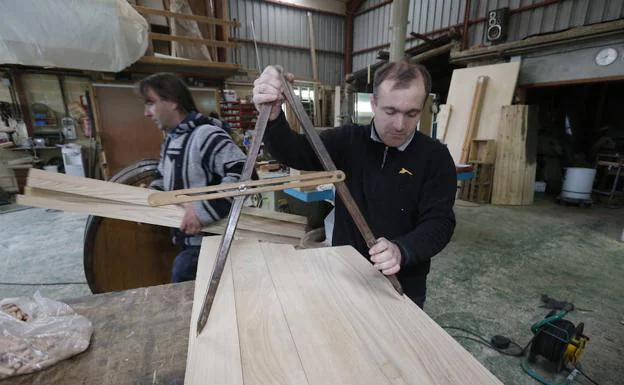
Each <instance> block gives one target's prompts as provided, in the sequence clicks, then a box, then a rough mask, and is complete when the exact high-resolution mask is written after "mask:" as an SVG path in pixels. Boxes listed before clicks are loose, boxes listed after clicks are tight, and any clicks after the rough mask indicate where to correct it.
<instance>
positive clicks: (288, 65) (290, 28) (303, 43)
mask: <svg viewBox="0 0 624 385" xmlns="http://www.w3.org/2000/svg"><path fill="white" fill-rule="evenodd" d="M228 6H229V17H230V19H236V20H238V21H240V23H241V26H240V28H237V29H235V36H236V37H237V38H240V39H242V40H243V41H242V43H241V48H240V49H238V50H234V52H233V53H234V59H233V60H235V61H236V62H237V63H240V64H241V65H242V66H243V67H244V68H250V69H256V68H257V67H258V66H257V64H256V54H255V49H254V44H253V32H252V28H251V21H252V20H253V24H254V27H255V31H256V39H257V40H258V42H259V44H258V51H259V55H260V62H261V64H262V66H267V65H269V64H281V65H282V66H284V68H285V69H286V70H288V71H290V72H293V73H294V74H295V75H296V77H297V78H299V79H306V80H310V79H312V65H311V58H310V48H309V47H310V41H309V36H310V35H309V29H308V16H307V11H306V10H303V9H297V8H293V7H288V6H284V5H279V4H274V3H267V2H262V1H257V0H232V1H228ZM312 21H313V25H314V38H315V47H316V57H317V67H318V74H319V80H320V81H321V83H323V84H327V85H339V84H341V82H342V76H343V65H344V21H345V20H344V16H341V15H333V14H329V13H320V12H312ZM262 43H270V44H262ZM234 80H237V81H238V80H241V81H245V80H247V79H243V78H241V79H238V78H237V79H234Z"/></svg>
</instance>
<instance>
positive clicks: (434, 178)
mask: <svg viewBox="0 0 624 385" xmlns="http://www.w3.org/2000/svg"><path fill="white" fill-rule="evenodd" d="M288 77H289V80H292V75H288ZM282 89H283V85H282V82H281V80H280V76H279V71H278V69H277V68H276V67H272V66H270V67H267V68H266V69H265V70H264V72H263V73H262V75H261V76H260V78H258V79H257V80H256V81H255V83H254V102H255V103H256V105H260V104H263V103H273V109H272V111H271V116H270V119H269V120H270V121H269V125H268V127H267V133H266V137H265V144H266V145H267V147H268V150H269V152H270V153H271V154H272V155H273V156H274V157H276V158H277V160H279V161H280V162H282V163H285V164H287V165H288V166H291V167H294V168H296V169H300V170H320V169H322V167H321V165H320V163H319V161H318V159H317V157H316V156H315V154H314V152H313V150H312V148H311V146H310V145H309V143H308V141H307V139H306V138H305V137H304V136H303V135H298V134H296V133H295V132H294V131H292V130H291V129H290V126H289V125H288V122H287V121H286V118H285V116H284V113H283V112H282V111H281V104H282V102H283V100H284V99H283V95H282ZM430 90H431V77H430V75H429V73H428V72H427V70H426V69H425V68H424V67H423V66H419V65H413V64H409V63H407V62H396V63H388V64H386V65H384V66H382V67H381V68H380V69H379V70H378V71H377V72H376V73H375V80H374V84H373V96H372V97H371V106H372V109H373V112H374V114H375V116H374V119H373V121H372V122H371V123H370V125H367V126H362V125H353V124H351V125H345V126H342V127H339V128H335V129H332V130H326V131H323V133H322V134H321V138H322V140H323V143H324V144H325V146H326V147H327V150H328V152H329V154H330V155H331V157H332V159H333V160H334V162H335V163H336V167H337V168H338V169H340V170H343V171H344V172H345V173H346V176H347V178H346V181H345V182H346V184H347V186H348V188H349V190H350V192H351V194H352V195H353V198H354V199H355V201H356V203H357V204H358V206H359V207H360V209H361V210H362V213H363V214H364V217H365V219H366V221H367V222H368V224H369V225H370V227H371V229H372V231H373V233H374V234H375V235H376V236H378V237H379V238H378V240H377V243H376V244H375V245H374V246H373V247H371V248H370V249H368V247H367V246H366V243H365V242H364V239H363V238H362V236H361V235H360V233H359V231H358V229H357V227H356V225H355V223H354V222H353V220H352V219H351V217H350V216H349V213H348V212H347V210H346V208H345V206H344V204H343V202H342V201H341V200H340V199H339V198H338V197H337V198H336V213H335V220H334V230H333V235H332V244H333V245H334V246H339V245H351V246H353V247H355V248H356V249H357V250H358V251H359V252H360V253H362V254H363V255H364V256H367V257H369V258H370V261H371V262H372V263H373V266H374V267H375V268H376V269H378V270H380V271H381V272H382V273H383V274H386V275H389V274H397V277H398V278H399V281H400V282H401V284H402V285H403V289H404V290H405V293H406V294H407V296H408V297H409V298H410V299H412V301H414V302H415V303H416V304H417V305H418V306H420V307H421V308H422V307H423V305H424V302H425V298H426V283H427V274H428V273H429V269H430V265H431V261H430V260H431V258H432V257H433V256H434V255H436V254H437V253H439V252H440V251H441V250H442V249H443V248H444V247H445V246H446V244H447V243H448V242H449V241H450V239H451V236H452V234H453V230H454V228H455V216H454V214H453V204H454V202H455V192H456V184H457V178H456V174H455V165H454V162H453V159H452V158H451V155H450V154H449V152H448V150H447V149H446V147H445V146H443V145H442V144H441V143H439V142H437V141H435V140H433V139H431V138H429V137H427V136H425V135H423V134H421V133H420V132H418V131H416V126H417V123H418V121H419V119H420V113H421V110H422V108H423V106H424V103H425V100H426V98H427V95H428V94H429V92H430Z"/></svg>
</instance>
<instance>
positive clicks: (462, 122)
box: [438, 62, 520, 163]
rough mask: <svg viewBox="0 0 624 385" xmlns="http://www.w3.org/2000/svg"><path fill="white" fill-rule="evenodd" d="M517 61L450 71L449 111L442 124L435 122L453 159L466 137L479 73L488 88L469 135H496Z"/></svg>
mask: <svg viewBox="0 0 624 385" xmlns="http://www.w3.org/2000/svg"><path fill="white" fill-rule="evenodd" d="M519 72H520V63H519V62H513V63H504V64H493V65H487V66H479V67H471V68H464V69H459V70H455V71H453V77H452V78H451V86H450V88H449V94H448V97H447V100H446V104H447V105H450V106H451V108H452V114H450V117H449V118H448V122H445V124H443V125H442V126H438V137H439V138H444V142H445V143H446V145H447V146H448V149H449V151H450V152H451V156H453V159H454V160H455V163H460V158H461V153H462V144H463V143H464V138H465V137H466V133H467V129H468V123H469V121H470V114H471V111H472V102H473V96H474V94H475V88H476V87H477V84H478V82H477V80H478V79H479V77H482V76H483V77H487V78H488V81H487V89H486V91H485V95H484V97H483V101H482V106H481V111H480V114H479V119H478V122H476V127H475V131H474V136H473V137H472V138H470V140H472V139H497V138H498V124H499V121H500V115H501V107H502V106H506V105H509V104H511V101H512V98H513V94H514V90H515V89H516V82H517V80H518V74H519Z"/></svg>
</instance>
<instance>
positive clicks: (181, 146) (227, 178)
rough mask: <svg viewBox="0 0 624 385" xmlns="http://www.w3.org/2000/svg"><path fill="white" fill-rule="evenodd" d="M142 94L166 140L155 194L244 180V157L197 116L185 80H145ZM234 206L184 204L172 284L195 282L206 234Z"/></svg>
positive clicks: (168, 77)
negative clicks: (203, 235) (203, 238)
mask: <svg viewBox="0 0 624 385" xmlns="http://www.w3.org/2000/svg"><path fill="white" fill-rule="evenodd" d="M138 88H139V92H140V93H141V95H142V97H143V99H144V101H145V111H144V113H145V116H147V117H148V118H150V119H152V120H153V121H154V123H156V125H157V126H158V128H160V129H161V130H163V131H164V132H165V134H166V137H165V142H164V143H163V145H162V147H161V150H160V163H159V165H158V176H157V178H155V179H154V180H153V181H152V183H151V184H150V188H154V189H157V190H164V191H170V190H179V189H186V188H191V187H204V186H211V185H216V184H220V183H233V182H237V181H238V180H239V179H240V176H241V172H242V171H243V166H244V164H245V157H246V156H245V154H244V153H243V151H242V150H241V149H240V148H239V147H238V146H237V145H236V144H235V143H234V142H233V141H232V138H231V137H230V135H228V134H227V133H226V132H225V131H224V130H223V129H222V128H221V127H220V124H219V122H217V121H214V120H213V119H212V118H207V117H205V116H203V115H202V114H200V113H199V112H197V107H196V106H195V102H194V101H193V96H192V95H191V92H190V91H189V89H188V88H187V87H186V85H185V84H184V82H183V81H182V79H180V78H179V77H178V76H176V75H173V74H168V73H159V74H154V75H151V76H148V77H147V78H145V79H143V80H142V81H141V82H140V83H139V85H138ZM231 203H232V199H231V198H222V199H215V200H210V201H197V202H191V203H186V204H184V207H185V212H184V218H183V219H182V223H181V224H180V229H179V230H176V231H175V234H174V243H176V244H178V245H180V247H181V249H182V250H181V252H180V254H178V255H177V256H176V258H175V260H174V262H173V268H172V281H173V282H182V281H189V280H193V279H195V275H196V273H197V261H198V257H199V249H200V246H201V238H202V237H201V235H199V233H200V231H201V228H202V227H203V226H205V225H207V224H209V223H212V222H215V221H217V220H219V219H221V218H224V217H226V216H227V215H228V213H229V212H230V206H231Z"/></svg>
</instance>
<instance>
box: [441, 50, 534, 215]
mask: <svg viewBox="0 0 624 385" xmlns="http://www.w3.org/2000/svg"><path fill="white" fill-rule="evenodd" d="M519 70H520V63H519V62H511V63H503V64H494V65H487V66H478V67H470V68H465V69H459V70H455V71H453V77H452V79H451V86H450V89H449V95H448V98H447V104H446V105H443V106H440V113H439V115H438V125H437V127H438V133H437V137H438V138H440V139H441V140H442V141H443V142H444V143H445V144H446V145H447V147H448V149H449V152H450V153H451V155H452V157H453V160H454V161H455V163H457V164H463V163H468V164H471V165H472V166H473V167H474V171H475V178H473V180H471V181H467V182H463V183H462V186H461V192H460V195H459V197H460V198H461V199H465V200H470V201H473V202H478V203H488V202H489V201H490V197H491V202H492V203H494V204H504V205H528V204H532V203H533V193H534V191H533V190H534V186H535V180H534V179H535V166H536V164H535V157H536V156H535V151H536V150H537V142H536V141H535V138H534V136H535V135H534V134H532V133H535V132H536V130H537V124H538V123H537V119H535V117H536V111H532V110H534V109H529V107H528V106H526V105H513V106H511V105H510V104H511V103H512V99H513V95H514V91H515V89H516V82H517V79H518V74H519ZM483 78H486V79H487V87H483V89H484V92H482V94H483V95H481V97H482V98H476V95H477V94H479V92H476V91H478V90H479V85H480V84H481V83H482V82H480V81H479V79H483ZM473 95H475V96H474V97H471V96H473ZM479 107H480V108H479ZM451 111H452V114H451ZM475 112H477V113H475ZM475 142H481V143H482V142H486V143H492V145H495V146H496V151H495V154H496V156H495V161H489V160H488V161H484V160H479V159H474V157H470V156H468V155H469V153H470V152H473V150H472V149H471V148H470V147H471V143H475ZM492 153H494V152H492Z"/></svg>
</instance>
